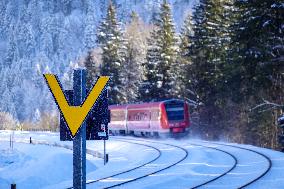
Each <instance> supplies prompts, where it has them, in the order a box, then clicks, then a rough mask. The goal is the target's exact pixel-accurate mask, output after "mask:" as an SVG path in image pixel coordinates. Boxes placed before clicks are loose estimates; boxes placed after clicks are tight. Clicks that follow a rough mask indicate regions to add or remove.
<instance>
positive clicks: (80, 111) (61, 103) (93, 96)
mask: <svg viewBox="0 0 284 189" xmlns="http://www.w3.org/2000/svg"><path fill="white" fill-rule="evenodd" d="M44 77H45V79H46V82H47V84H48V86H49V89H50V91H51V93H52V94H53V97H54V99H55V102H56V103H57V105H58V108H59V110H60V111H61V113H62V115H63V117H64V119H65V121H66V123H67V125H68V127H69V129H70V131H71V134H72V138H74V137H75V135H76V133H77V131H78V130H79V128H80V127H81V125H82V123H83V122H84V120H85V119H86V117H87V115H88V113H89V111H90V110H91V108H92V107H93V105H94V104H95V102H96V100H97V99H98V97H99V95H100V94H101V92H102V90H103V89H104V87H105V86H106V84H107V82H108V80H109V77H107V76H101V77H99V79H98V80H97V82H96V84H95V85H94V87H93V89H92V90H91V91H90V92H89V95H88V96H87V98H86V99H85V101H84V102H83V103H82V104H81V105H80V106H70V105H69V104H68V102H67V100H66V97H65V95H64V93H63V91H62V88H61V86H60V83H59V81H58V79H57V77H56V76H55V75H53V74H44Z"/></svg>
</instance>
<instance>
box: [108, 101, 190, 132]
mask: <svg viewBox="0 0 284 189" xmlns="http://www.w3.org/2000/svg"><path fill="white" fill-rule="evenodd" d="M109 109H110V113H111V122H110V123H109V130H110V131H111V132H112V133H114V134H117V133H120V134H132V133H141V134H144V135H149V134H152V135H159V134H162V133H164V134H167V133H185V132H187V131H188V128H189V126H190V120H189V105H188V103H186V102H185V101H183V100H177V99H171V100H165V101H160V102H150V103H142V104H128V105H111V106H109Z"/></svg>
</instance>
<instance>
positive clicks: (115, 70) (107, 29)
mask: <svg viewBox="0 0 284 189" xmlns="http://www.w3.org/2000/svg"><path fill="white" fill-rule="evenodd" d="M123 41H124V40H123V34H122V31H121V28H120V25H119V23H118V22H117V20H116V13H115V7H114V6H113V5H112V3H111V4H110V5H109V7H108V10H107V15H106V17H105V19H104V20H103V21H102V22H101V24H100V26H99V27H98V31H97V42H98V44H99V45H100V47H101V48H102V65H101V70H100V73H101V75H108V76H110V77H111V81H110V82H109V96H110V103H111V104H113V103H122V102H125V96H124V95H125V94H123V93H122V90H121V89H122V87H123V86H122V82H121V80H122V77H121V68H122V64H123V63H124V61H125V55H124V52H125V51H124V49H125V47H124V46H123V45H124V44H123Z"/></svg>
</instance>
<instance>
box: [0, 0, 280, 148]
mask: <svg viewBox="0 0 284 189" xmlns="http://www.w3.org/2000/svg"><path fill="white" fill-rule="evenodd" d="M283 37H284V2H283V0H149V1H148V0H112V1H107V0H54V1H49V0H23V1H18V0H1V1H0V76H1V81H0V99H1V101H0V129H24V130H25V129H35V130H37V129H38V130H40V129H46V130H52V131H56V130H58V112H57V108H56V105H55V103H54V102H53V99H52V96H51V95H50V92H49V90H48V88H47V86H46V84H45V81H44V78H43V75H42V74H43V73H49V72H50V73H55V74H57V75H58V76H59V79H60V81H61V83H62V84H63V87H64V88H66V89H69V88H70V87H71V86H72V83H71V82H72V70H73V69H74V68H78V67H85V68H86V69H87V73H88V76H87V82H88V85H89V87H91V85H92V84H93V83H94V81H95V80H96V78H97V76H100V75H109V76H111V82H110V85H109V97H110V99H109V103H110V104H128V103H139V102H150V101H156V100H161V99H169V98H178V99H185V100H187V101H188V103H189V104H190V112H191V131H190V135H189V136H187V137H192V138H202V139H206V140H224V141H230V142H237V143H246V144H253V145H257V146H261V147H268V148H273V149H279V147H280V146H279V143H278V135H279V134H281V132H282V131H281V129H280V128H278V127H277V118H278V117H279V116H280V115H281V114H283V113H284V39H283Z"/></svg>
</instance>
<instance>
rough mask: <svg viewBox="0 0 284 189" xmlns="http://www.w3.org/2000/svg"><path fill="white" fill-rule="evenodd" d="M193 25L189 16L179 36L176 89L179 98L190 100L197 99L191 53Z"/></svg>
mask: <svg viewBox="0 0 284 189" xmlns="http://www.w3.org/2000/svg"><path fill="white" fill-rule="evenodd" d="M193 35H194V34H193V25H192V16H191V15H188V16H187V17H186V19H185V21H184V25H183V27H182V28H181V34H180V36H179V40H180V41H179V46H180V51H179V55H178V61H177V62H178V65H177V66H176V70H177V73H176V75H177V77H178V78H177V84H176V85H175V86H177V87H178V89H176V91H177V92H178V93H177V96H179V97H187V98H190V99H195V98H196V94H195V92H194V91H195V89H193V88H192V86H191V82H192V80H193V79H194V77H193V72H192V68H191V66H192V61H191V57H190V55H191V51H190V48H191V46H192V42H191V38H192V37H193Z"/></svg>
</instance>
